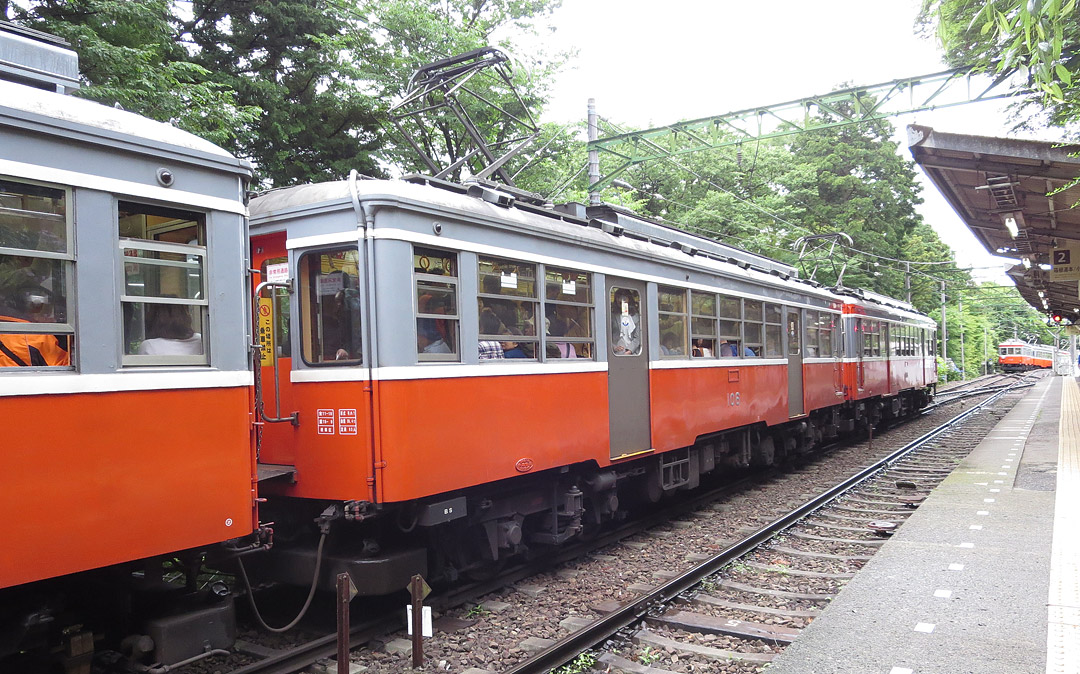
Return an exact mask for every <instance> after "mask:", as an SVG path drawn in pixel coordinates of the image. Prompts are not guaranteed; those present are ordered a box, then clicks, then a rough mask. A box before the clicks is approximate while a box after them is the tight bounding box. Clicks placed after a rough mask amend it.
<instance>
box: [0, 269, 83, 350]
mask: <svg viewBox="0 0 1080 674" xmlns="http://www.w3.org/2000/svg"><path fill="white" fill-rule="evenodd" d="M54 321H55V318H54V303H53V300H52V299H51V293H49V291H47V290H45V289H44V288H42V287H40V286H35V287H24V288H18V289H15V290H13V291H8V292H2V291H0V322H10V323H53V322H54ZM69 365H71V353H70V339H69V337H68V336H67V335H51V334H38V333H25V332H18V333H9V334H0V367H66V366H69Z"/></svg>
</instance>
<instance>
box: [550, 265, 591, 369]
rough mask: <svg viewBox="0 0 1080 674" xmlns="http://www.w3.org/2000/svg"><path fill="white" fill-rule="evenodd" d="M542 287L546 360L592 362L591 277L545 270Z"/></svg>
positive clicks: (565, 270)
mask: <svg viewBox="0 0 1080 674" xmlns="http://www.w3.org/2000/svg"><path fill="white" fill-rule="evenodd" d="M544 287H545V290H544V297H545V300H544V315H545V321H544V324H545V325H546V326H547V327H546V330H545V334H546V336H547V338H548V339H547V341H546V346H545V349H544V353H545V354H546V356H547V358H589V359H592V358H593V356H594V351H593V331H592V323H593V307H592V276H591V275H590V274H588V273H586V272H583V271H575V270H572V269H559V268H556V267H547V268H545V270H544ZM554 338H558V339H554Z"/></svg>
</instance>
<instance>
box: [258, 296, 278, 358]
mask: <svg viewBox="0 0 1080 674" xmlns="http://www.w3.org/2000/svg"><path fill="white" fill-rule="evenodd" d="M258 337H259V344H260V345H261V346H262V348H261V350H260V353H259V359H260V362H261V363H262V365H263V367H270V366H272V365H273V364H274V298H272V297H260V298H259V335H258Z"/></svg>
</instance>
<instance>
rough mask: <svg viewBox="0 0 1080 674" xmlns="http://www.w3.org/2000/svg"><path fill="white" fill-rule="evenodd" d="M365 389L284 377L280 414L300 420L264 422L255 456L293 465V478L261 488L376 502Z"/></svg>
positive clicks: (267, 491)
mask: <svg viewBox="0 0 1080 674" xmlns="http://www.w3.org/2000/svg"><path fill="white" fill-rule="evenodd" d="M271 376H273V375H271ZM263 381H264V382H265V381H267V379H265V378H264V379H263ZM271 381H272V380H271ZM454 381H457V380H454ZM369 388H370V387H369V385H368V383H367V382H365V381H341V382H334V381H323V382H302V383H288V382H282V386H281V391H282V396H281V397H282V402H281V414H282V416H287V415H289V414H292V412H293V411H297V412H299V413H300V424H299V425H298V426H293V425H292V424H289V423H279V424H268V425H266V426H264V427H263V429H264V430H263V445H262V452H261V454H260V456H259V460H260V461H261V462H262V463H280V464H286V465H294V466H296V482H295V483H294V484H290V483H288V482H284V481H271V482H265V483H263V485H262V492H263V493H265V494H279V495H285V496H296V497H300V498H317V499H334V500H341V501H374V500H375V491H374V485H373V478H374V472H373V467H372V466H373V464H374V458H373V454H372V449H371V437H372V431H371V411H370V408H371V394H370V391H369V390H368V389H369ZM271 405H272V404H270V405H267V410H268V412H273V407H272V406H271Z"/></svg>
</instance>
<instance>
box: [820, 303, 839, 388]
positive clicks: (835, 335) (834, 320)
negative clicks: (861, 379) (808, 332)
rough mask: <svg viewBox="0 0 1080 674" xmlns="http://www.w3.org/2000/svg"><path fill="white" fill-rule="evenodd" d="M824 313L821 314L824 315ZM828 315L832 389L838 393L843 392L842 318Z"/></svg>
mask: <svg viewBox="0 0 1080 674" xmlns="http://www.w3.org/2000/svg"><path fill="white" fill-rule="evenodd" d="M825 315H826V314H822V316H825ZM828 316H829V319H828V320H829V326H830V330H829V339H830V342H831V344H832V346H831V349H832V357H833V389H834V390H835V391H836V392H837V393H838V394H840V395H843V392H844V330H843V325H844V319H843V316H840V317H839V318H838V317H837V316H835V315H833V314H828Z"/></svg>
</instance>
